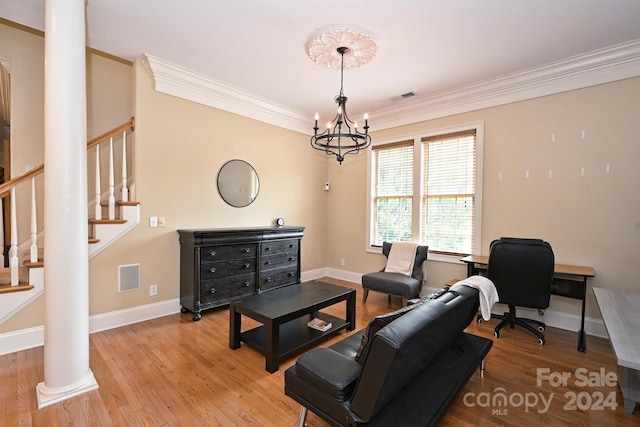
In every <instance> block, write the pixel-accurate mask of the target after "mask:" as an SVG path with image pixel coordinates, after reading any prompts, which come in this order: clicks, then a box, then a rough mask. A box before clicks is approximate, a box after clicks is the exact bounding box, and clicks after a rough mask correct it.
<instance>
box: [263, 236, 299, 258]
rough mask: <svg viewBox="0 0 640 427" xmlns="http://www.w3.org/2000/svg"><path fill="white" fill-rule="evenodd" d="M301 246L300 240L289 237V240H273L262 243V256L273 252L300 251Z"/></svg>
mask: <svg viewBox="0 0 640 427" xmlns="http://www.w3.org/2000/svg"><path fill="white" fill-rule="evenodd" d="M299 247H300V240H298V239H287V240H275V241H271V242H264V243H262V252H261V253H262V256H265V255H271V254H288V253H295V254H297V253H298V248H299Z"/></svg>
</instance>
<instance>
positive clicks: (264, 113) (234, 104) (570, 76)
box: [143, 39, 640, 134]
mask: <svg viewBox="0 0 640 427" xmlns="http://www.w3.org/2000/svg"><path fill="white" fill-rule="evenodd" d="M143 61H144V62H145V63H146V64H147V65H148V66H149V69H150V71H151V74H152V76H153V78H154V81H155V90H156V91H158V92H162V93H166V94H169V95H173V96H177V97H180V98H184V99H187V100H190V101H194V102H198V103H200V104H204V105H208V106H210V107H214V108H219V109H221V110H225V111H229V112H231V113H235V114H239V115H241V116H245V117H249V118H252V119H255V120H259V121H262V122H266V123H269V124H272V125H275V126H279V127H282V128H285V129H289V130H292V131H295V132H300V133H303V134H308V133H309V129H310V128H309V123H310V122H309V118H308V117H307V115H305V114H304V113H302V112H300V111H296V110H294V109H291V108H289V107H287V106H284V105H281V104H278V103H275V102H273V101H271V100H269V99H266V98H263V97H260V96H258V95H256V94H253V93H250V92H248V91H245V90H243V89H240V88H237V87H233V86H231V85H228V84H226V83H223V82H220V81H217V80H214V79H211V78H209V77H206V76H203V75H201V74H198V73H195V72H193V71H190V70H188V69H186V68H183V67H180V66H178V65H175V64H171V63H169V62H167V61H164V60H162V59H160V58H156V57H154V56H151V55H144V58H143ZM638 76H640V39H638V40H632V41H629V42H626V43H622V44H619V45H614V46H610V47H608V48H604V49H600V50H596V51H593V52H589V53H586V54H583V55H578V56H574V57H570V58H566V59H564V60H561V61H557V62H553V63H550V64H546V65H543V66H540V67H535V68H531V69H528V70H524V71H520V72H516V73H511V74H507V75H504V76H500V77H498V78H495V79H490V80H485V81H483V82H479V83H476V84H473V85H468V86H464V87H460V88H457V89H454V90H450V91H446V92H441V93H438V94H435V95H432V96H429V97H425V98H424V99H420V98H418V99H411V100H406V101H398V104H396V105H394V106H393V107H389V108H385V109H382V110H378V111H373V112H371V113H369V116H370V117H372V118H373V119H372V123H374V126H375V129H372V130H373V131H379V130H384V129H389V128H392V127H397V126H403V125H407V124H411V123H416V122H420V121H425V120H432V119H436V118H439V117H445V116H450V115H452V114H460V113H465V112H469V111H474V110H478V109H482V108H489V107H495V106H498V105H504V104H508V103H511V102H517V101H524V100H527V99H532V98H538V97H541V96H547V95H553V94H555V93H561V92H567V91H570V90H575V89H581V88H585V87H589V86H594V85H598V84H603V83H609V82H613V81H617V80H623V79H628V78H632V77H638ZM372 128H373V126H372Z"/></svg>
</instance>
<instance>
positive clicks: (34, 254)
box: [30, 176, 38, 262]
mask: <svg viewBox="0 0 640 427" xmlns="http://www.w3.org/2000/svg"><path fill="white" fill-rule="evenodd" d="M30 260H31V262H38V213H37V210H36V177H35V176H34V177H33V178H31V258H30Z"/></svg>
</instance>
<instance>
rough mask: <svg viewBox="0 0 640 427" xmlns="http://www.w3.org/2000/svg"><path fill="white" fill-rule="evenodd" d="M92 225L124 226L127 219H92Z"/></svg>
mask: <svg viewBox="0 0 640 427" xmlns="http://www.w3.org/2000/svg"><path fill="white" fill-rule="evenodd" d="M89 222H90V223H91V224H124V223H125V222H127V220H126V219H90V220H89Z"/></svg>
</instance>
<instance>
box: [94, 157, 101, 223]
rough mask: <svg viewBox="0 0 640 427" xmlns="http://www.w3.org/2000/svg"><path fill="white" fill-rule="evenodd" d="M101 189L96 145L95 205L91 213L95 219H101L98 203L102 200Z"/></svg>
mask: <svg viewBox="0 0 640 427" xmlns="http://www.w3.org/2000/svg"><path fill="white" fill-rule="evenodd" d="M101 191H102V190H101V189H100V146H99V145H96V206H95V210H94V214H93V216H94V218H95V219H102V206H101V205H100V203H101V202H102V200H100V192H101Z"/></svg>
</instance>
